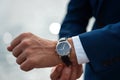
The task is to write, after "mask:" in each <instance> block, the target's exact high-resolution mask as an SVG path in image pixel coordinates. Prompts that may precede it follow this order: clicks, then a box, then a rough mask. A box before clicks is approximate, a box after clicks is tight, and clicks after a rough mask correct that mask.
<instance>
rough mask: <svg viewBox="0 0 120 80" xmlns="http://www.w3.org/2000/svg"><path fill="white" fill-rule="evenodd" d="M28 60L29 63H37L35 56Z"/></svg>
mask: <svg viewBox="0 0 120 80" xmlns="http://www.w3.org/2000/svg"><path fill="white" fill-rule="evenodd" d="M28 62H29V64H31V65H35V64H36V61H35V59H33V58H29V59H28Z"/></svg>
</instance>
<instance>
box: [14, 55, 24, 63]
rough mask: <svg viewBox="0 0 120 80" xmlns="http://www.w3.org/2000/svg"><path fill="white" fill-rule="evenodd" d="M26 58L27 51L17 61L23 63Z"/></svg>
mask: <svg viewBox="0 0 120 80" xmlns="http://www.w3.org/2000/svg"><path fill="white" fill-rule="evenodd" d="M25 60H26V54H25V53H22V54H20V55H19V56H18V58H17V60H16V62H17V63H18V64H22V63H23V62H24V61H25Z"/></svg>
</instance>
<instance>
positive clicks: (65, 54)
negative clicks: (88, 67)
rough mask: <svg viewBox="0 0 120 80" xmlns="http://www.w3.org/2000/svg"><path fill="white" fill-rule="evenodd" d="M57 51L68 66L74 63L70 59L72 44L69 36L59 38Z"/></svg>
mask: <svg viewBox="0 0 120 80" xmlns="http://www.w3.org/2000/svg"><path fill="white" fill-rule="evenodd" d="M56 52H57V54H58V55H59V56H60V58H61V60H62V61H63V62H64V63H65V64H66V65H67V66H69V65H71V64H72V62H71V61H70V52H71V45H70V43H69V42H68V41H67V38H65V37H64V38H61V39H59V40H58V43H57V45H56Z"/></svg>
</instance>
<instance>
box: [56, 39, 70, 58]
mask: <svg viewBox="0 0 120 80" xmlns="http://www.w3.org/2000/svg"><path fill="white" fill-rule="evenodd" d="M70 49H71V46H70V44H69V43H68V42H66V41H64V42H60V43H59V44H58V45H57V47H56V50H57V53H58V54H59V55H61V56H65V55H68V54H69V53H70Z"/></svg>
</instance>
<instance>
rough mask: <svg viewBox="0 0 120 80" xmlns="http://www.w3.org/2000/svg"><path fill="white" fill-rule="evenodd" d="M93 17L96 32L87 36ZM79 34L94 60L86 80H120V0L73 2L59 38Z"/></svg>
mask: <svg viewBox="0 0 120 80" xmlns="http://www.w3.org/2000/svg"><path fill="white" fill-rule="evenodd" d="M92 16H93V17H95V19H96V21H95V23H94V26H93V31H91V32H87V33H86V26H87V24H88V21H89V19H90V17H92ZM75 35H79V37H80V40H81V42H82V45H83V48H84V50H85V52H86V54H87V56H88V58H89V59H90V63H88V64H86V71H85V80H120V77H119V76H120V0H70V3H69V4H68V9H67V14H66V16H65V19H64V21H63V24H62V26H61V30H60V33H59V37H71V36H75Z"/></svg>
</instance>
